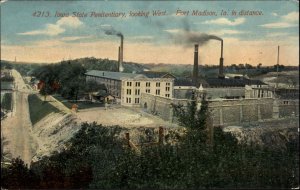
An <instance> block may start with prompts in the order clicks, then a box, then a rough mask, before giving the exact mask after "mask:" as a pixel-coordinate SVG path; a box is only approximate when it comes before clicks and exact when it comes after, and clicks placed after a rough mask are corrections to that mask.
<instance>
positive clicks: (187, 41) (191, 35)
mask: <svg viewBox="0 0 300 190" xmlns="http://www.w3.org/2000/svg"><path fill="white" fill-rule="evenodd" d="M182 24H183V28H184V29H183V30H180V31H178V32H176V33H171V34H170V37H171V38H172V39H173V40H174V41H175V43H176V44H181V45H184V46H190V45H191V44H199V46H203V45H205V44H206V43H207V42H208V41H209V40H218V41H223V40H222V38H220V37H218V36H215V35H211V34H206V33H200V32H193V31H191V29H190V25H189V22H188V20H183V23H182Z"/></svg>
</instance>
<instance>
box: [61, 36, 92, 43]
mask: <svg viewBox="0 0 300 190" xmlns="http://www.w3.org/2000/svg"><path fill="white" fill-rule="evenodd" d="M91 37H92V36H68V37H63V38H61V40H62V41H66V42H69V41H76V40H82V39H89V38H91Z"/></svg>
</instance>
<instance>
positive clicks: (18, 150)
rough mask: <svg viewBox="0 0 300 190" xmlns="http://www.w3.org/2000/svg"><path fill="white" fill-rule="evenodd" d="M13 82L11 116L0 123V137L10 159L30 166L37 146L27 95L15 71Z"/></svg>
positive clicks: (26, 90) (25, 88) (19, 76)
mask: <svg viewBox="0 0 300 190" xmlns="http://www.w3.org/2000/svg"><path fill="white" fill-rule="evenodd" d="M12 74H13V76H14V78H15V82H16V91H15V92H14V98H13V99H14V108H13V114H12V115H11V116H9V117H7V118H6V119H5V120H3V121H1V135H2V136H4V137H5V138H6V139H7V141H8V145H6V147H4V149H6V150H7V151H8V152H10V153H11V155H12V157H13V158H15V157H20V158H21V159H23V160H24V162H25V163H26V164H30V162H31V159H32V157H33V156H34V154H35V149H36V148H37V147H36V146H37V144H36V143H35V140H34V138H33V137H32V136H31V134H30V132H31V128H32V125H31V121H30V115H29V107H28V93H31V91H30V90H29V89H27V87H26V85H25V83H24V81H23V79H22V77H21V75H20V74H19V73H18V72H16V71H15V70H14V71H13V72H12Z"/></svg>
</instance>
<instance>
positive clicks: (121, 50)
mask: <svg viewBox="0 0 300 190" xmlns="http://www.w3.org/2000/svg"><path fill="white" fill-rule="evenodd" d="M119 36H120V38H121V45H120V61H119V72H122V71H123V70H124V68H123V41H124V36H123V35H122V34H121V35H119Z"/></svg>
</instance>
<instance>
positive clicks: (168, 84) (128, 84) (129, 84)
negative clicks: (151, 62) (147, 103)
mask: <svg viewBox="0 0 300 190" xmlns="http://www.w3.org/2000/svg"><path fill="white" fill-rule="evenodd" d="M127 86H132V82H127ZM135 86H137V87H139V86H141V83H140V82H135ZM150 86H151V83H150V82H146V87H150ZM166 86H170V83H169V82H167V83H166ZM156 87H160V82H157V83H156Z"/></svg>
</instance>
